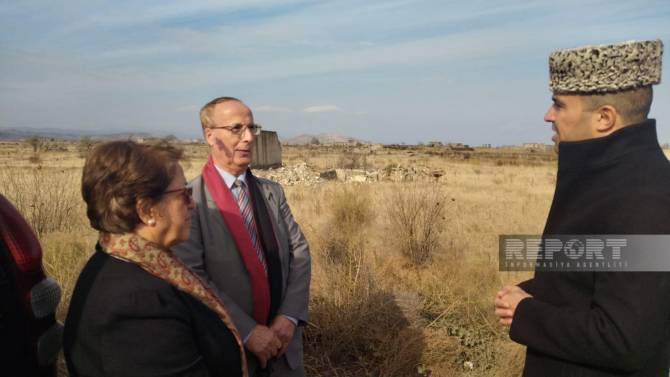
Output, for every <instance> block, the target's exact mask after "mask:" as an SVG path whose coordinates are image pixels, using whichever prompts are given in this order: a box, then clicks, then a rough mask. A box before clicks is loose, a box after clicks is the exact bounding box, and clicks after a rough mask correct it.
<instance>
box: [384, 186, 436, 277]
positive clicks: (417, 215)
mask: <svg viewBox="0 0 670 377" xmlns="http://www.w3.org/2000/svg"><path fill="white" fill-rule="evenodd" d="M446 205H447V195H446V193H445V192H444V189H443V188H442V186H440V185H439V184H438V183H432V184H430V185H428V186H419V185H417V184H406V185H404V186H402V187H401V188H399V189H398V190H396V191H395V192H394V193H393V194H392V195H391V198H390V201H389V202H388V203H387V214H388V217H389V220H390V222H391V234H392V235H393V238H394V240H395V244H396V245H397V246H398V247H399V249H400V253H401V254H402V255H404V256H405V257H406V258H407V260H408V261H409V262H410V263H412V264H414V265H423V264H425V263H426V262H428V261H430V259H431V258H432V256H433V255H434V254H435V253H436V252H437V251H439V250H440V248H441V246H442V245H441V239H440V236H441V234H442V231H443V230H444V227H445V219H446V218H445V216H446Z"/></svg>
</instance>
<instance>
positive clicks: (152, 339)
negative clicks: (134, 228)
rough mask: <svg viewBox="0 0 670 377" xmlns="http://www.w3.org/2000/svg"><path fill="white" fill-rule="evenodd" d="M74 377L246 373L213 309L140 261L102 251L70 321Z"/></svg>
mask: <svg viewBox="0 0 670 377" xmlns="http://www.w3.org/2000/svg"><path fill="white" fill-rule="evenodd" d="M64 350H65V357H66V360H67V362H68V369H69V371H70V374H71V376H210V375H211V376H240V375H241V374H242V373H241V368H240V354H239V348H238V346H237V344H236V342H235V338H234V337H233V335H232V334H231V333H230V331H229V330H228V328H227V327H226V326H225V325H224V324H223V322H222V321H221V320H220V319H219V317H218V316H217V315H216V313H215V312H213V311H212V310H210V309H209V308H208V307H206V306H205V305H204V304H202V303H201V302H200V301H198V300H196V299H195V298H193V297H192V296H190V295H189V294H187V293H184V292H182V291H179V290H178V289H177V288H175V287H173V286H172V285H170V284H169V283H167V282H165V281H163V280H161V279H158V278H156V277H155V276H153V275H151V274H149V273H148V272H146V271H144V270H142V269H141V268H140V267H138V266H137V265H135V264H132V263H128V262H124V261H121V260H118V259H116V258H113V257H111V256H109V255H108V254H106V253H104V252H103V251H100V250H98V251H97V252H96V253H95V254H94V255H93V256H92V257H91V259H90V260H89V261H88V263H87V264H86V266H85V267H84V269H83V271H82V273H81V275H80V276H79V279H78V281H77V285H76V287H75V290H74V293H73V296H72V301H71V304H70V310H69V312H68V316H67V320H66V322H65V334H64Z"/></svg>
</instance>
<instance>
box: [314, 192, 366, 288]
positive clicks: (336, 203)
mask: <svg viewBox="0 0 670 377" xmlns="http://www.w3.org/2000/svg"><path fill="white" fill-rule="evenodd" d="M374 215H375V214H374V212H373V209H372V207H371V205H370V200H369V198H368V192H367V188H365V187H363V186H356V187H353V188H352V187H343V188H341V189H339V190H337V191H336V192H334V193H333V196H332V199H331V201H330V220H329V221H328V224H327V225H326V227H325V228H324V231H325V234H324V236H323V252H324V255H325V256H326V258H327V259H328V260H329V261H330V262H332V263H334V264H338V265H343V266H348V268H349V270H348V271H347V273H348V274H350V275H352V276H353V275H355V274H357V273H358V271H359V270H360V266H361V264H362V259H363V248H364V246H365V237H364V234H365V232H364V231H365V228H366V227H367V226H369V225H370V223H371V222H372V220H373V219H374Z"/></svg>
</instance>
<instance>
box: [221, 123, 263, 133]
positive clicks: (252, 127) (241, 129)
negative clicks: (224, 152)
mask: <svg viewBox="0 0 670 377" xmlns="http://www.w3.org/2000/svg"><path fill="white" fill-rule="evenodd" d="M208 128H211V129H213V130H216V129H219V128H223V129H224V130H228V131H230V132H231V133H232V134H233V135H236V136H241V135H244V133H245V132H246V131H247V128H248V129H249V131H251V134H252V135H255V136H258V135H260V134H261V129H262V128H263V127H261V126H260V125H259V124H249V125H246V124H233V125H232V126H217V127H208Z"/></svg>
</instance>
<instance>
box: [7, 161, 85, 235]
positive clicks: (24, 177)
mask: <svg viewBox="0 0 670 377" xmlns="http://www.w3.org/2000/svg"><path fill="white" fill-rule="evenodd" d="M80 180H81V172H80V171H79V169H63V170H56V169H43V168H42V167H41V166H38V167H36V168H21V169H3V170H1V171H0V192H1V193H2V194H3V195H4V196H5V197H7V199H9V200H10V201H11V202H12V203H13V204H14V206H15V207H16V208H17V209H18V210H19V212H21V214H23V217H25V218H26V220H27V221H28V223H29V224H30V226H32V228H33V230H34V231H35V233H37V235H38V236H39V237H42V236H43V235H45V234H46V233H49V232H55V231H70V230H74V229H81V228H82V227H85V224H86V223H85V221H84V220H85V219H86V213H85V209H84V201H83V200H82V199H81V194H80V193H79V188H80V186H81V183H80Z"/></svg>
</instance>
